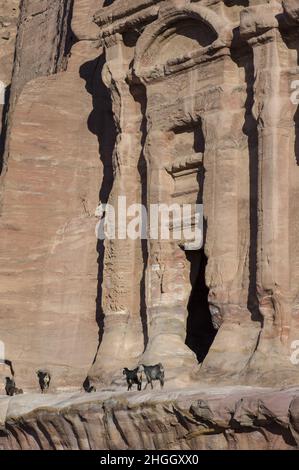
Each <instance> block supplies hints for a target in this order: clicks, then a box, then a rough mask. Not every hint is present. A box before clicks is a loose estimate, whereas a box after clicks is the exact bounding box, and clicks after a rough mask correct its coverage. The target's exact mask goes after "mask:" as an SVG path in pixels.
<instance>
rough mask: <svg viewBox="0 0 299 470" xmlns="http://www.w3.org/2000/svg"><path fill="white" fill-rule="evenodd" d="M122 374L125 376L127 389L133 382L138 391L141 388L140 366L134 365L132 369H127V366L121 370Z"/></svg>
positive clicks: (129, 388)
mask: <svg viewBox="0 0 299 470" xmlns="http://www.w3.org/2000/svg"><path fill="white" fill-rule="evenodd" d="M123 375H125V376H126V378H127V384H128V391H129V390H131V388H132V386H133V385H134V384H136V385H137V389H138V390H139V391H140V390H141V388H142V371H140V367H136V369H134V370H129V369H127V367H125V368H124V370H123Z"/></svg>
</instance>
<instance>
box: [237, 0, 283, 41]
mask: <svg viewBox="0 0 299 470" xmlns="http://www.w3.org/2000/svg"><path fill="white" fill-rule="evenodd" d="M282 13H283V9H282V6H281V5H280V4H278V3H277V2H275V3H271V4H266V5H258V6H253V7H249V8H245V9H244V10H242V11H241V18H240V34H241V37H242V38H244V39H245V40H247V41H248V42H254V39H255V38H259V37H260V36H263V39H265V40H267V39H268V38H269V39H270V38H271V36H272V35H271V34H268V33H269V32H272V31H273V30H275V29H277V28H279V16H280V15H281V14H282Z"/></svg>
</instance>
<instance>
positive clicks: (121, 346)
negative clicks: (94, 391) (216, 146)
mask: <svg viewBox="0 0 299 470" xmlns="http://www.w3.org/2000/svg"><path fill="white" fill-rule="evenodd" d="M105 51H106V64H105V67H104V70H103V80H104V83H105V84H106V86H107V87H108V88H109V89H110V91H111V99H112V109H113V114H114V120H115V125H116V130H117V138H116V145H115V149H114V154H113V169H114V182H113V187H112V191H111V194H110V197H109V201H108V203H109V204H110V205H111V206H112V207H113V208H114V209H115V214H116V226H115V235H116V238H115V239H106V240H105V243H104V246H105V254H104V261H103V283H102V306H101V307H102V313H103V331H101V332H100V334H102V336H103V338H102V342H101V344H100V347H99V350H98V353H97V357H96V361H95V363H94V365H93V366H92V369H91V371H90V373H89V378H90V381H91V382H93V381H95V382H96V381H101V382H109V381H110V380H111V378H112V377H113V375H114V374H116V375H119V374H120V373H121V369H122V368H123V367H133V366H134V367H135V366H136V364H137V362H138V358H139V356H140V355H141V354H142V352H143V350H144V332H143V330H142V322H141V312H140V291H141V280H142V272H143V259H142V250H141V240H136V241H134V240H131V239H129V238H128V236H127V232H126V223H127V222H128V221H129V219H128V220H126V213H122V212H121V208H120V206H119V201H120V200H119V198H120V197H122V198H125V204H126V207H127V208H128V207H129V206H130V205H131V204H136V203H140V204H141V202H142V196H141V175H140V173H139V170H138V166H139V165H138V164H139V160H140V156H141V151H142V147H141V141H142V133H141V127H142V126H141V123H142V112H141V107H140V104H139V103H138V102H137V101H135V99H134V97H133V95H132V94H131V90H130V85H129V84H128V82H127V80H126V75H127V73H128V71H129V64H130V61H131V58H130V57H129V55H128V53H127V51H126V48H125V46H124V44H123V40H122V37H121V35H119V34H116V35H114V36H111V37H109V38H108V39H106V47H105ZM123 202H124V199H123ZM120 226H122V227H123V228H122V229H120Z"/></svg>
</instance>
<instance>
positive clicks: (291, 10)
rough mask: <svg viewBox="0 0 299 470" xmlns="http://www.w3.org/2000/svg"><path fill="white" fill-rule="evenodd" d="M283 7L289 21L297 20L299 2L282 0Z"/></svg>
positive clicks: (298, 16)
mask: <svg viewBox="0 0 299 470" xmlns="http://www.w3.org/2000/svg"><path fill="white" fill-rule="evenodd" d="M282 5H283V8H284V10H285V12H286V16H287V19H288V20H290V21H291V22H295V23H298V22H299V2H298V0H283V2H282Z"/></svg>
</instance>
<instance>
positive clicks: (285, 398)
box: [0, 387, 299, 450]
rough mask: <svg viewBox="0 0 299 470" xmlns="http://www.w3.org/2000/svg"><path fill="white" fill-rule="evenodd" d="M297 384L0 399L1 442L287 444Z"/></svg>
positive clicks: (114, 446) (200, 446)
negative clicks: (285, 387)
mask: <svg viewBox="0 0 299 470" xmlns="http://www.w3.org/2000/svg"><path fill="white" fill-rule="evenodd" d="M298 393H299V390H298V388H297V389H296V388H293V389H290V390H283V391H278V390H273V389H254V388H251V387H236V388H232V387H228V388H219V387H218V388H217V389H213V388H210V389H209V390H207V389H204V388H200V387H197V389H196V390H194V389H185V390H183V391H182V390H181V391H175V392H168V393H161V392H152V393H151V394H149V393H146V392H143V393H141V394H140V392H139V393H137V392H135V393H131V394H128V395H127V396H124V395H121V396H120V395H119V394H117V393H114V394H113V396H111V395H110V394H109V393H107V392H99V393H96V394H92V396H90V398H89V399H88V400H87V399H86V398H84V397H82V395H78V394H73V395H71V394H66V393H65V394H63V395H55V396H51V397H47V398H44V397H40V396H38V395H31V396H27V397H26V396H23V397H20V396H18V397H14V398H3V399H0V449H5V450H7V449H8V450H10V449H24V450H29V449H33V450H69V449H73V450H97V449H108V450H127V449H133V450H136V449H139V450H143V449H145V450H151V449H154V450H155V449H160V450H179V449H181V450H239V449H242V450H244V449H250V450H252V449H260V450H292V449H296V448H297V447H298V444H299V426H298V425H299V421H298V420H299V400H298V396H299V395H298Z"/></svg>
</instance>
